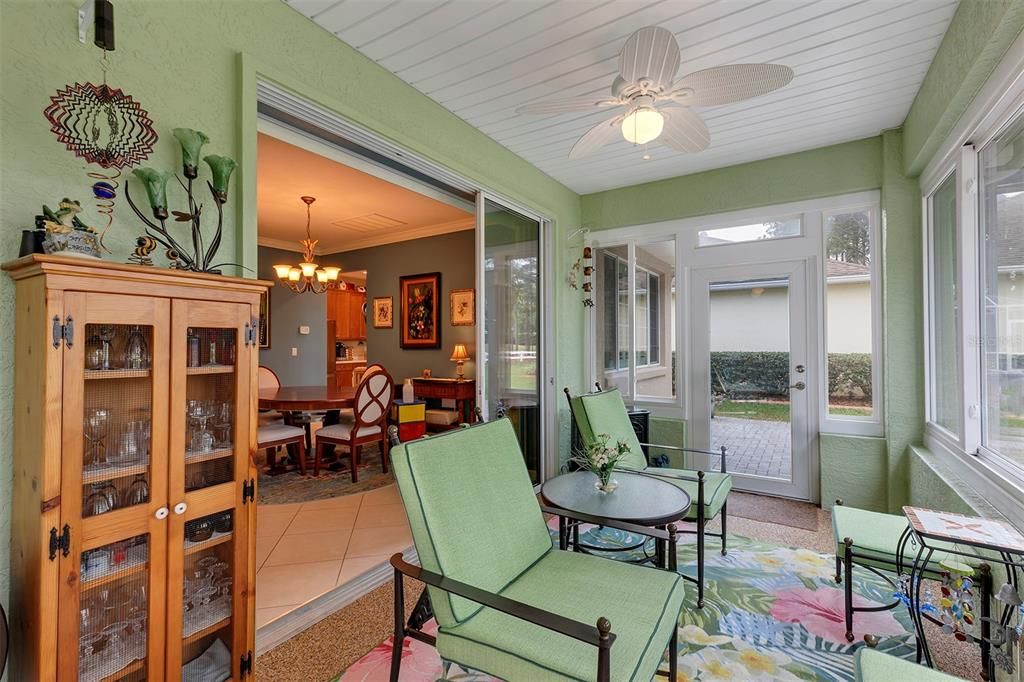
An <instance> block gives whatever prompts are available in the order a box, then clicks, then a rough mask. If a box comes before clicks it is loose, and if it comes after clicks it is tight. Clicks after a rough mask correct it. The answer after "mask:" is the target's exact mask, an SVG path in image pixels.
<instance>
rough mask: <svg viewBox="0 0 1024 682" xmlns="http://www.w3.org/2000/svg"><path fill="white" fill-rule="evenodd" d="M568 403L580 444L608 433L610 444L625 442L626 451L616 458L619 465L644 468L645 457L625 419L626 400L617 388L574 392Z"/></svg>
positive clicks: (627, 416)
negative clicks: (621, 458)
mask: <svg viewBox="0 0 1024 682" xmlns="http://www.w3.org/2000/svg"><path fill="white" fill-rule="evenodd" d="M569 406H570V408H571V409H572V416H573V419H575V420H576V427H577V428H578V429H579V430H580V437H581V438H582V439H583V442H584V444H590V443H593V442H594V441H595V440H597V437H598V436H599V435H601V434H608V436H609V438H608V444H609V445H610V446H614V445H615V443H616V442H617V441H620V440H621V441H624V442H625V443H626V445H628V446H629V454H628V455H627V456H626V457H625V459H623V460H621V461H620V462H619V466H621V467H622V468H628V469H637V470H641V471H642V470H644V469H646V468H647V457H646V456H644V451H643V449H642V448H641V447H640V439H639V438H637V437H636V431H634V430H633V424H632V423H631V422H630V421H629V413H628V412H627V411H626V403H625V401H623V400H622V394H621V393H619V389H617V388H610V389H607V390H604V391H598V392H597V393H587V394H584V395H580V396H576V397H575V398H571V399H570V400H569Z"/></svg>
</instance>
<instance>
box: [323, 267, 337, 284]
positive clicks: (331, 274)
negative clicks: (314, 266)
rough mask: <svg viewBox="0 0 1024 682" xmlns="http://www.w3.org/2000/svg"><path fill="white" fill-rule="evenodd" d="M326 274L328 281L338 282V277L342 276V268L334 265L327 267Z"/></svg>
mask: <svg viewBox="0 0 1024 682" xmlns="http://www.w3.org/2000/svg"><path fill="white" fill-rule="evenodd" d="M324 272H326V273H327V279H328V280H329V281H331V282H337V281H338V276H339V275H340V274H341V268H339V267H335V266H333V265H325V266H324Z"/></svg>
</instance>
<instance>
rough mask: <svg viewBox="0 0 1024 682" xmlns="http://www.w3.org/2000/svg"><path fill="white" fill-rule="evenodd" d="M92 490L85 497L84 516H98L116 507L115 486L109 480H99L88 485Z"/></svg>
mask: <svg viewBox="0 0 1024 682" xmlns="http://www.w3.org/2000/svg"><path fill="white" fill-rule="evenodd" d="M90 488H91V490H92V492H91V493H90V494H89V497H87V498H86V499H85V514H86V516H99V515H100V514H106V513H107V512H109V511H113V510H115V509H117V502H118V500H117V498H118V494H117V488H115V487H114V484H113V483H111V482H110V481H99V482H97V483H93V484H92V485H91V486H90Z"/></svg>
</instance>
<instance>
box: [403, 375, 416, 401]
mask: <svg viewBox="0 0 1024 682" xmlns="http://www.w3.org/2000/svg"><path fill="white" fill-rule="evenodd" d="M414 400H416V392H415V391H414V390H413V388H412V379H406V380H405V383H404V384H402V402H403V403H411V402H412V401H414Z"/></svg>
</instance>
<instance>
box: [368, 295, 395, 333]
mask: <svg viewBox="0 0 1024 682" xmlns="http://www.w3.org/2000/svg"><path fill="white" fill-rule="evenodd" d="M394 326H395V299H393V298H392V297H390V296H381V297H379V298H375V299H373V328H374V329H391V328H392V327H394Z"/></svg>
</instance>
